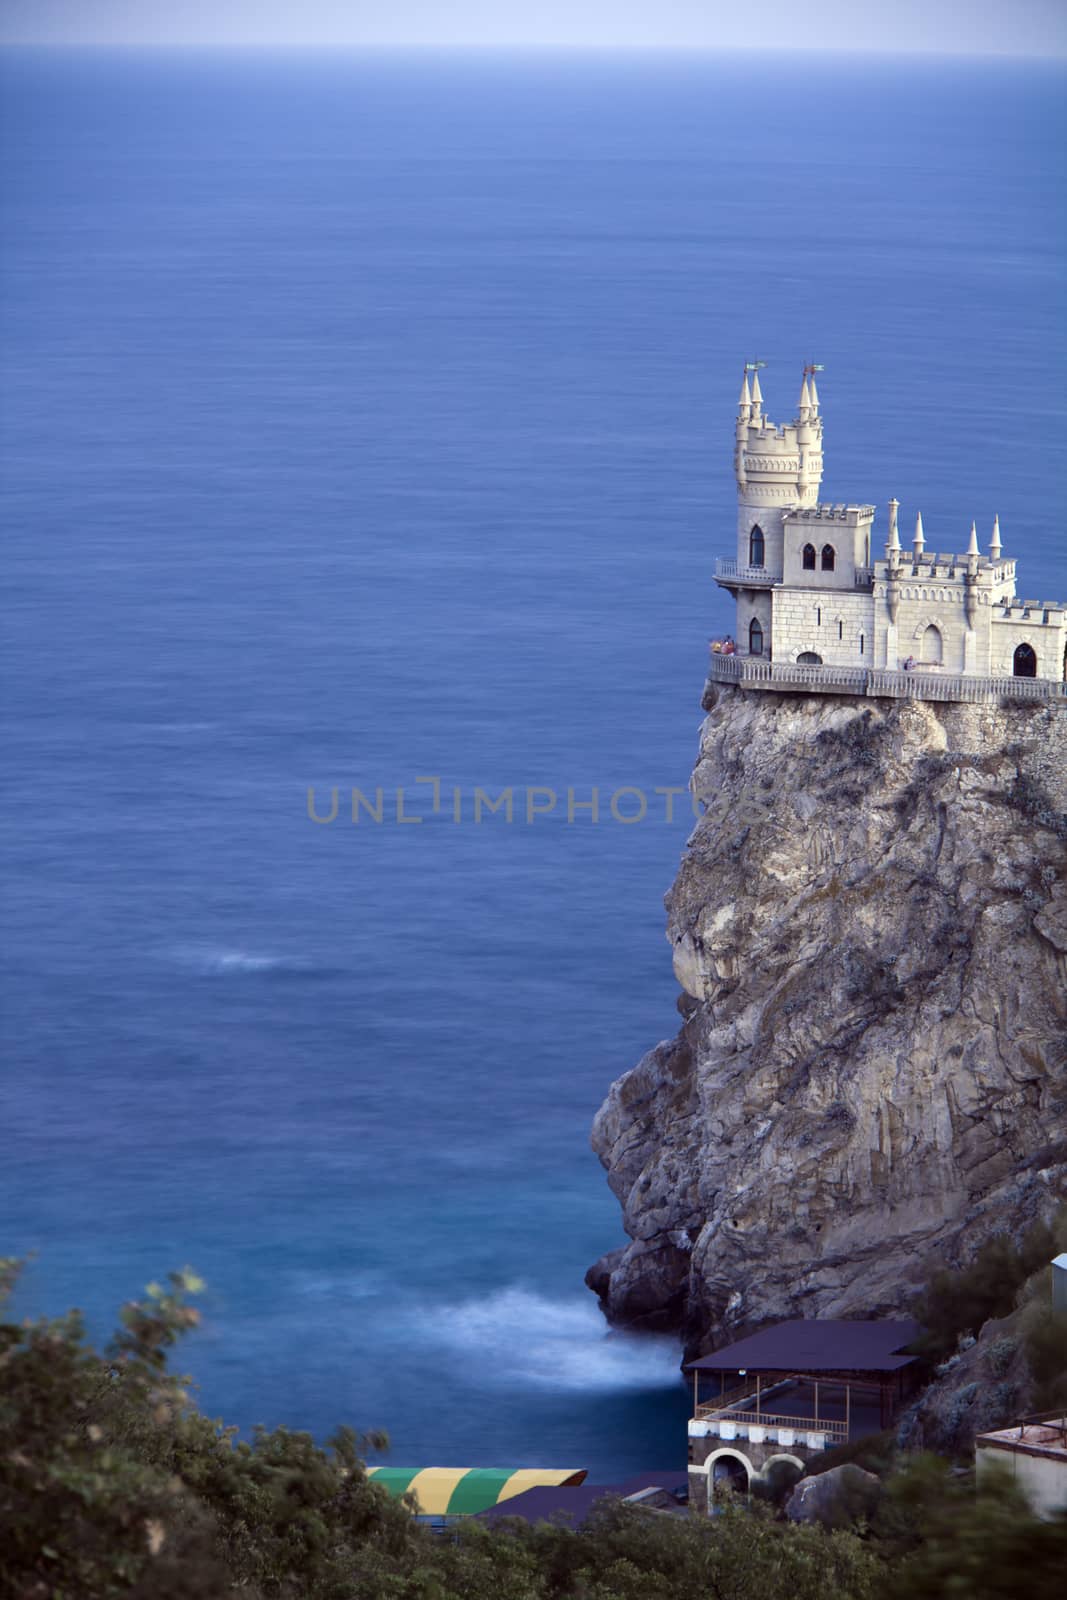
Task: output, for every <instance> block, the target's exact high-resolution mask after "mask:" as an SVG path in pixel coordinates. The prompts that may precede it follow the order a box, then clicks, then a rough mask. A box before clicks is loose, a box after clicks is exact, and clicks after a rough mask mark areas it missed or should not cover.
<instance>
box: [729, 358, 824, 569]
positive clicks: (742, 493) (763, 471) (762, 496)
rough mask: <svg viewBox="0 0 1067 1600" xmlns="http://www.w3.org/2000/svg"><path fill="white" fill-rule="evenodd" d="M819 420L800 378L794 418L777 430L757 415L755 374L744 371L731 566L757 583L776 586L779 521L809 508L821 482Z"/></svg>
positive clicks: (808, 387)
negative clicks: (757, 578)
mask: <svg viewBox="0 0 1067 1600" xmlns="http://www.w3.org/2000/svg"><path fill="white" fill-rule="evenodd" d="M822 465H823V458H822V419H821V418H820V417H819V415H818V412H817V410H816V407H815V404H814V403H813V401H812V396H811V385H810V384H809V381H808V379H807V377H806V376H805V379H804V382H803V384H802V385H801V391H800V406H799V409H798V414H797V416H796V418H795V419H794V420H793V421H792V422H789V423H785V424H783V425H782V426H780V427H778V426H776V425H775V424H774V423H773V422H771V420H770V419H769V418H768V417H765V416H764V415H763V391H762V389H761V388H760V381H759V371H758V369H753V370H752V380H751V387H750V385H749V376H748V371H747V370H746V373H745V378H744V381H743V383H742V385H741V398H740V402H739V404H738V413H737V434H736V451H735V455H734V471H735V475H736V479H737V500H738V516H737V568H738V574H739V576H740V574H741V573H742V572H744V571H746V570H748V571H755V572H756V573H759V574H761V577H760V582H761V584H762V582H763V581H764V580H763V578H762V574H763V573H765V574H766V581H770V582H780V581H781V578H782V564H783V544H784V534H783V527H782V523H783V519H784V518H785V517H786V516H787V514H788V513H789V512H790V511H794V510H796V509H797V508H798V507H802V506H813V505H815V504H816V503H817V501H818V497H819V485H820V483H821V482H822Z"/></svg>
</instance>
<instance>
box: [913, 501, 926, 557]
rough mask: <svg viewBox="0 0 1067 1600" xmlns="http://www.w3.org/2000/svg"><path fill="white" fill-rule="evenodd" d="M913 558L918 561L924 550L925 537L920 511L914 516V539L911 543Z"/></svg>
mask: <svg viewBox="0 0 1067 1600" xmlns="http://www.w3.org/2000/svg"><path fill="white" fill-rule="evenodd" d="M912 544H913V546H914V549H915V556H916V559H918V558H919V557H920V556H921V555H922V553H923V551H924V550H925V549H926V535H925V534H924V533H923V514H922V512H921V511H919V512H917V513H916V516H915V538H914V539H913V541H912Z"/></svg>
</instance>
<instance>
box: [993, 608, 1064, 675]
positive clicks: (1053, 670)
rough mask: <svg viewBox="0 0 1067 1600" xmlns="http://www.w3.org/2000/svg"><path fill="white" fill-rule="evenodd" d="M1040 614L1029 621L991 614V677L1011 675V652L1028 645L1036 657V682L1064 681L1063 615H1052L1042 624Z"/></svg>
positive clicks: (1060, 613) (1034, 615) (1013, 661)
mask: <svg viewBox="0 0 1067 1600" xmlns="http://www.w3.org/2000/svg"><path fill="white" fill-rule="evenodd" d="M1044 614H1045V613H1044V612H1042V611H1038V612H1037V613H1035V614H1032V615H1031V616H1030V617H1029V618H1025V617H1022V616H1018V617H1014V616H1013V617H1001V616H997V615H996V614H995V613H994V615H993V617H992V619H991V624H990V635H991V639H990V658H991V661H992V668H991V670H992V673H993V676H994V677H1004V678H1009V677H1011V675H1012V672H1013V671H1014V663H1015V651H1016V648H1017V647H1018V646H1019V645H1021V644H1028V645H1029V646H1030V647H1031V649H1032V650H1033V651H1034V654H1035V655H1036V656H1037V676H1038V677H1039V678H1053V679H1057V680H1058V679H1062V678H1064V677H1067V662H1065V661H1064V652H1065V651H1067V615H1065V614H1064V613H1063V612H1054V613H1053V614H1052V616H1050V618H1049V621H1048V622H1047V623H1043V622H1042V617H1043V616H1044Z"/></svg>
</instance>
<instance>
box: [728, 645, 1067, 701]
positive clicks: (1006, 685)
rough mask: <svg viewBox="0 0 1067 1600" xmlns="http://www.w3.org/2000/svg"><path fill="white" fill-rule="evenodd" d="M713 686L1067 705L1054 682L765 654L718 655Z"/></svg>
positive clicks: (1065, 693)
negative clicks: (824, 662)
mask: <svg viewBox="0 0 1067 1600" xmlns="http://www.w3.org/2000/svg"><path fill="white" fill-rule="evenodd" d="M708 676H709V678H710V680H711V682H712V683H736V684H740V685H742V686H743V687H745V688H751V689H771V690H781V691H783V692H785V693H788V692H789V691H791V690H796V691H800V692H802V693H808V694H862V695H871V696H878V697H884V698H887V699H893V700H903V699H915V700H956V701H966V702H970V703H971V704H988V703H989V702H994V701H998V700H1047V701H1051V702H1052V703H1053V704H1058V705H1067V684H1064V683H1060V682H1056V681H1055V680H1054V679H1052V678H985V677H979V676H977V675H973V676H972V675H970V674H967V673H942V672H922V671H920V670H916V671H913V672H893V671H889V670H888V669H886V670H883V669H880V668H871V667H830V666H808V665H800V664H799V663H798V662H795V661H774V662H771V661H768V660H767V658H766V657H765V656H742V655H730V656H728V655H721V654H719V653H716V652H714V651H713V652H712V655H711V667H710V671H709V674H708Z"/></svg>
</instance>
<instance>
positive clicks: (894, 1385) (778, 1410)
mask: <svg viewBox="0 0 1067 1600" xmlns="http://www.w3.org/2000/svg"><path fill="white" fill-rule="evenodd" d="M920 1331H921V1330H920V1328H919V1324H918V1323H917V1322H913V1321H911V1320H903V1321H896V1322H851V1321H845V1320H835V1319H826V1320H817V1319H811V1320H803V1319H802V1320H798V1321H793V1322H780V1323H777V1324H776V1325H775V1326H774V1327H771V1328H763V1329H761V1330H760V1332H759V1333H754V1334H751V1335H750V1336H749V1337H748V1338H746V1339H739V1340H737V1341H736V1342H735V1343H734V1344H730V1345H727V1346H726V1347H725V1348H724V1349H722V1350H716V1351H714V1352H713V1353H712V1354H710V1355H706V1356H701V1357H700V1358H699V1359H698V1360H696V1361H691V1362H689V1363H688V1364H687V1371H689V1372H691V1373H692V1375H693V1415H692V1417H691V1418H690V1421H689V1497H690V1503H691V1504H693V1505H695V1506H700V1507H701V1508H704V1509H706V1508H708V1507H709V1506H710V1504H711V1501H712V1498H713V1495H714V1490H715V1485H716V1484H717V1483H719V1484H722V1483H726V1484H729V1485H730V1486H732V1487H736V1488H740V1489H745V1490H747V1489H748V1487H749V1485H750V1484H751V1481H752V1479H753V1478H754V1477H757V1476H761V1475H764V1474H766V1473H767V1472H768V1471H769V1470H770V1469H771V1468H772V1467H773V1465H774V1464H775V1463H776V1462H789V1463H791V1464H793V1465H794V1466H796V1467H799V1468H800V1470H801V1471H802V1472H803V1471H805V1470H806V1464H807V1462H808V1461H810V1460H811V1459H812V1457H813V1456H816V1455H818V1453H819V1452H821V1451H823V1450H827V1449H832V1448H833V1447H834V1446H835V1445H840V1444H844V1443H845V1442H846V1441H847V1440H849V1439H854V1438H859V1437H860V1436H861V1435H863V1434H866V1433H878V1432H880V1431H881V1430H882V1429H884V1428H887V1427H889V1426H890V1424H891V1423H892V1421H893V1418H894V1417H895V1415H896V1413H897V1411H898V1410H899V1408H900V1405H901V1403H902V1402H903V1400H904V1399H905V1398H906V1397H907V1396H908V1395H909V1394H910V1393H911V1392H912V1390H913V1389H914V1387H915V1385H916V1382H917V1378H918V1357H917V1356H914V1355H912V1354H910V1353H909V1351H908V1349H907V1346H909V1345H910V1344H912V1343H914V1341H915V1340H916V1339H917V1337H918V1335H919V1333H920Z"/></svg>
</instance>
